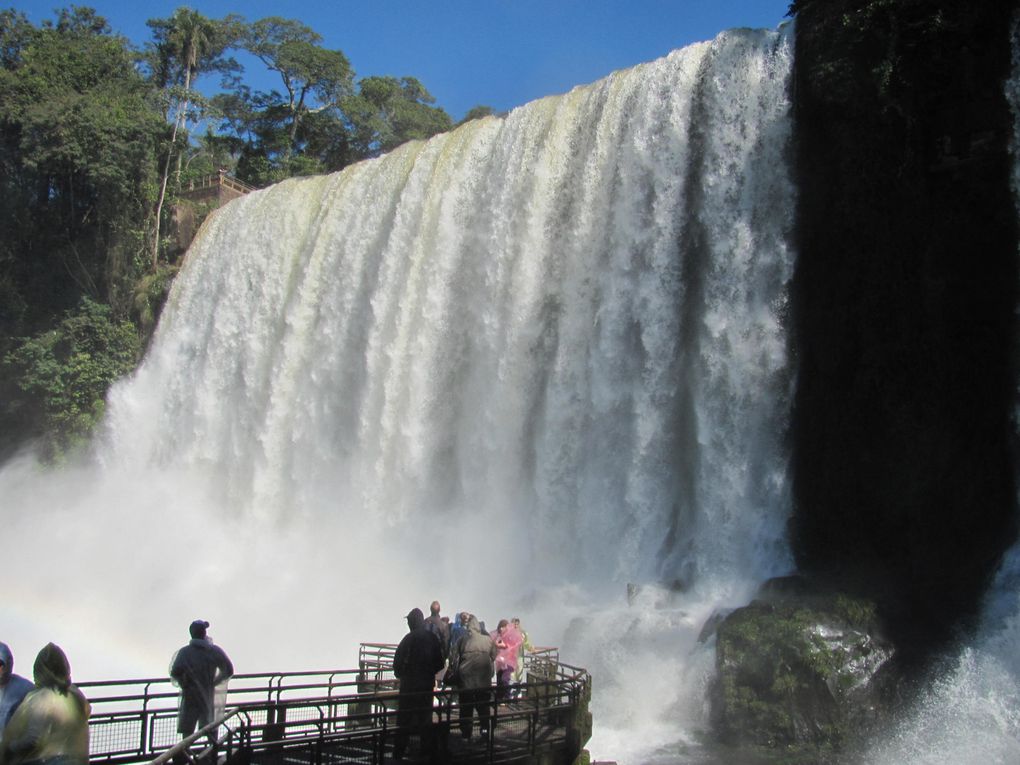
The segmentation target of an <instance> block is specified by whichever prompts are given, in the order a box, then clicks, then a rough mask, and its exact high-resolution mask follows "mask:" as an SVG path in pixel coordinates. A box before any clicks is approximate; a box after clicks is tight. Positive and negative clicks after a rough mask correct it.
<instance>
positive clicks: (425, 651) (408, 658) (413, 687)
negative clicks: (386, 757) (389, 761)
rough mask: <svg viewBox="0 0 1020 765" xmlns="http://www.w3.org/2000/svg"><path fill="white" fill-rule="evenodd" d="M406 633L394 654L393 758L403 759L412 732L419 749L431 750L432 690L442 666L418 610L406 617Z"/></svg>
mask: <svg viewBox="0 0 1020 765" xmlns="http://www.w3.org/2000/svg"><path fill="white" fill-rule="evenodd" d="M407 630H408V632H407V634H406V635H404V637H403V639H402V640H401V641H400V644H399V645H398V646H397V650H396V652H395V653H394V654H393V674H394V675H396V676H397V679H398V680H400V696H399V698H398V699H397V734H396V737H395V738H394V742H393V757H394V758H395V759H397V760H399V759H402V758H403V756H404V752H405V751H406V750H407V743H408V740H409V739H410V736H411V733H412V732H414V733H418V735H419V737H420V738H421V742H422V748H423V749H425V750H426V751H428V750H430V749H431V748H432V689H433V687H434V686H435V681H436V673H437V672H438V671H439V670H440V669H442V667H443V665H444V663H445V662H444V660H443V650H442V647H441V646H440V644H439V638H437V637H436V636H435V635H434V634H432V633H431V632H430V631H429V630H428V629H427V628H426V627H425V616H424V614H422V612H421V609H419V608H414V609H411V611H410V613H408V615H407Z"/></svg>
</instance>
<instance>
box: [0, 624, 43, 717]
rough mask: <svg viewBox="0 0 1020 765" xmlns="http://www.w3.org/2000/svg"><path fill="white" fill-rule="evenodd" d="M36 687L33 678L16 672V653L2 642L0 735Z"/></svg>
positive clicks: (0, 661) (0, 663)
mask: <svg viewBox="0 0 1020 765" xmlns="http://www.w3.org/2000/svg"><path fill="white" fill-rule="evenodd" d="M34 688H35V685H33V683H32V681H31V680H26V679H25V678H24V677H22V676H21V675H16V674H14V654H12V653H11V649H10V648H8V647H7V643H0V736H3V734H4V728H5V727H6V726H7V721H8V720H10V719H11V715H13V714H14V710H15V709H17V708H18V704H20V703H21V701H22V699H24V698H25V695H26V694H27V693H28V692H29V691H31V690H33V689H34Z"/></svg>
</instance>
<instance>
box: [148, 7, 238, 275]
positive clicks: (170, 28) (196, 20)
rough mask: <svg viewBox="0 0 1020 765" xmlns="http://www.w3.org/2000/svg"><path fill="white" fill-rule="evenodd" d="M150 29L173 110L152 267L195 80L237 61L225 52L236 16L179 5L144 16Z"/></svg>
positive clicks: (160, 80) (156, 73)
mask: <svg viewBox="0 0 1020 765" xmlns="http://www.w3.org/2000/svg"><path fill="white" fill-rule="evenodd" d="M146 23H147V24H148V26H149V28H150V29H152V31H153V42H152V43H151V44H150V46H149V62H150V67H151V70H152V78H153V81H154V83H156V84H157V85H159V86H161V87H162V88H164V90H165V92H166V93H167V94H168V96H169V98H168V102H167V106H168V109H167V114H168V116H169V114H171V113H172V114H173V123H172V124H173V129H172V130H171V132H170V138H169V144H168V147H167V150H166V156H165V158H164V160H163V171H162V176H161V178H160V185H159V192H158V195H157V199H156V209H155V213H154V216H153V217H154V221H153V229H154V233H153V241H152V250H151V269H152V270H153V271H155V270H156V268H157V266H158V264H159V249H160V231H161V221H162V215H163V204H164V202H165V201H166V191H167V183H168V181H169V178H170V166H171V164H172V162H173V161H174V159H175V158H176V160H177V182H178V184H179V183H180V173H181V159H182V156H183V154H184V149H185V148H186V145H187V141H185V142H184V146H178V137H179V136H180V135H181V134H182V133H183V131H184V129H185V127H186V124H187V122H188V120H189V117H190V113H191V107H192V105H193V104H194V103H195V101H196V98H197V96H196V94H195V92H194V90H193V84H194V81H195V79H196V77H197V76H198V75H199V74H202V73H205V72H211V71H221V72H229V71H233V70H236V69H237V64H236V63H235V62H234V61H233V60H231V59H227V58H225V57H224V54H225V52H226V50H227V48H228V47H230V46H231V45H232V44H233V43H234V42H235V41H236V38H237V35H238V34H239V25H240V19H239V17H237V16H228V17H227V18H225V19H223V20H219V21H217V20H213V19H209V18H207V17H205V16H203V15H202V14H201V13H199V12H198V11H194V10H192V9H190V8H186V7H183V6H182V7H180V8H178V9H177V10H176V11H174V13H173V16H171V17H170V18H168V19H151V20H149V21H148V22H146Z"/></svg>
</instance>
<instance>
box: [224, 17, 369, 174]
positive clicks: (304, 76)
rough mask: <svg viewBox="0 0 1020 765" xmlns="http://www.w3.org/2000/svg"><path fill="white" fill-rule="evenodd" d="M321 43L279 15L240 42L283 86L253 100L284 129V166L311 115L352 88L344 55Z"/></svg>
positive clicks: (250, 29)
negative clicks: (278, 78) (279, 89)
mask: <svg viewBox="0 0 1020 765" xmlns="http://www.w3.org/2000/svg"><path fill="white" fill-rule="evenodd" d="M321 41H322V38H321V37H320V36H319V35H318V34H317V33H316V32H314V31H313V30H312V29H311V28H310V27H308V26H305V25H304V24H302V23H301V22H299V21H295V20H293V19H284V18H280V17H279V16H270V17H267V18H264V19H259V20H258V21H256V22H254V23H252V24H251V25H250V26H249V27H248V29H247V31H246V34H245V35H244V38H243V43H242V44H243V47H244V48H245V49H246V50H247V51H249V52H250V53H252V54H253V55H254V56H256V57H257V58H258V59H259V60H260V61H262V63H263V64H265V65H266V67H267V68H268V69H269V70H270V71H274V72H276V73H277V74H278V75H279V77H280V82H281V84H282V85H283V90H284V94H280V93H278V92H277V91H275V90H274V91H271V92H269V93H260V94H257V97H256V100H258V101H260V102H261V106H262V113H263V114H264V115H265V116H268V117H273V118H274V119H273V120H272V121H273V122H274V123H275V124H276V125H279V126H280V127H281V128H282V130H283V131H284V132H283V136H285V138H284V140H282V141H281V145H280V146H279V154H280V157H279V161H280V163H281V164H283V165H286V164H287V162H288V161H289V159H290V157H291V156H292V155H293V154H294V153H296V152H298V151H300V148H301V147H300V145H299V144H300V138H301V127H302V124H303V123H304V122H305V120H306V119H307V118H308V117H309V115H314V114H321V113H324V112H329V111H335V110H336V109H338V107H339V106H340V103H341V101H342V100H343V99H344V98H346V97H347V96H349V95H350V94H351V92H352V90H353V79H354V72H353V70H352V69H351V65H350V63H349V62H348V60H347V57H346V56H345V55H344V54H343V52H342V51H339V50H329V49H327V48H323V47H322V46H321V45H320V44H319V43H321ZM265 127H266V126H265V125H264V126H263V132H266V131H265ZM274 148H275V147H274Z"/></svg>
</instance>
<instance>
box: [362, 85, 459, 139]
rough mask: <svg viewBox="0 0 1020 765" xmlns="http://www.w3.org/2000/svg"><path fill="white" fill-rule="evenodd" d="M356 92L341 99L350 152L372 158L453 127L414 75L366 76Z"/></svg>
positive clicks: (446, 115) (445, 114) (451, 122)
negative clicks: (342, 100) (403, 144)
mask: <svg viewBox="0 0 1020 765" xmlns="http://www.w3.org/2000/svg"><path fill="white" fill-rule="evenodd" d="M358 85H359V87H358V94H357V95H355V96H351V97H350V98H347V99H345V100H344V103H343V109H344V115H345V117H346V118H347V121H348V128H349V130H350V142H351V145H352V151H353V153H354V155H355V156H356V157H357V158H359V159H360V158H365V157H374V156H376V155H378V154H381V153H383V152H387V151H390V150H391V149H395V148H396V147H397V146H399V145H400V144H402V143H405V142H407V141H411V140H415V139H424V138H431V137H432V136H434V135H436V134H437V133H442V132H444V131H446V130H449V129H450V128H451V127H453V121H452V120H451V119H450V115H448V114H447V113H446V112H445V111H444V110H443V109H442V108H440V107H437V106H433V104H434V103H435V99H434V98H433V97H432V95H431V94H430V93H429V92H428V90H426V89H425V86H424V85H422V84H421V82H419V81H418V80H417V79H415V78H414V77H401V78H400V79H399V80H398V79H397V78H396V77H365V78H364V79H362V80H361V81H360V82H359V83H358Z"/></svg>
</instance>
